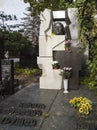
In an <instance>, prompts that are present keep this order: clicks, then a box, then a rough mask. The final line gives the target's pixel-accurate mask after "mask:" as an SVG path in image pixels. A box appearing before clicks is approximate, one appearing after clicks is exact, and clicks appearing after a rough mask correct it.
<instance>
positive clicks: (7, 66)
mask: <svg viewBox="0 0 97 130" xmlns="http://www.w3.org/2000/svg"><path fill="white" fill-rule="evenodd" d="M1 79H2V85H3V87H4V88H5V92H6V93H7V94H13V93H14V65H13V60H8V59H2V60H1Z"/></svg>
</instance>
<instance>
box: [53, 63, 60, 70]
mask: <svg viewBox="0 0 97 130" xmlns="http://www.w3.org/2000/svg"><path fill="white" fill-rule="evenodd" d="M52 67H53V69H59V68H60V65H59V62H58V61H53V63H52Z"/></svg>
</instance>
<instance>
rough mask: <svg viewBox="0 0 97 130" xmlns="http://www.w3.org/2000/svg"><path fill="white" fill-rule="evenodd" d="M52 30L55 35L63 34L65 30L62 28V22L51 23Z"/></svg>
mask: <svg viewBox="0 0 97 130" xmlns="http://www.w3.org/2000/svg"><path fill="white" fill-rule="evenodd" d="M52 32H53V33H54V34H56V35H64V34H65V30H64V26H63V24H62V23H60V22H55V23H54V24H53V29H52Z"/></svg>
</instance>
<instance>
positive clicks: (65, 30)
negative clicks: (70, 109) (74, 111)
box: [37, 8, 82, 90]
mask: <svg viewBox="0 0 97 130" xmlns="http://www.w3.org/2000/svg"><path fill="white" fill-rule="evenodd" d="M76 11H77V9H76V8H68V10H65V11H51V10H50V9H45V10H44V11H43V12H41V14H40V19H41V24H40V35H39V56H38V57H37V64H38V66H39V68H40V69H42V75H41V77H40V88H41V89H61V88H63V83H62V81H63V80H62V76H60V75H59V73H60V69H62V68H63V67H72V71H73V72H72V77H71V78H70V80H69V89H70V90H73V89H78V88H79V71H80V70H81V57H82V55H81V54H80V51H79V46H78V38H79V30H78V20H77V16H76ZM66 39H69V40H71V41H72V44H71V51H68V52H67V51H65V49H64V43H65V40H66ZM53 61H58V62H59V65H60V68H59V69H57V70H54V69H53V67H52V62H53Z"/></svg>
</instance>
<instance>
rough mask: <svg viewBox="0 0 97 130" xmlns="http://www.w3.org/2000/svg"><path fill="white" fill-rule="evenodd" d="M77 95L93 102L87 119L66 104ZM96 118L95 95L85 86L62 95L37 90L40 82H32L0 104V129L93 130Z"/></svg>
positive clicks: (96, 127)
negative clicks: (80, 116)
mask: <svg viewBox="0 0 97 130" xmlns="http://www.w3.org/2000/svg"><path fill="white" fill-rule="evenodd" d="M79 96H83V97H87V98H89V99H90V100H92V102H93V111H92V113H91V114H90V115H89V116H88V117H82V118H79V116H78V114H77V111H76V110H75V109H74V108H72V107H71V106H70V104H69V100H70V99H71V98H73V97H79ZM96 117H97V96H96V95H95V94H94V93H93V92H92V91H90V90H89V89H88V88H87V87H86V86H82V87H81V88H80V89H79V90H72V91H70V92H69V93H68V94H64V93H63V90H46V89H39V83H32V84H30V85H28V86H27V87H25V88H23V89H21V90H20V91H18V92H17V93H15V94H14V95H12V96H10V97H9V98H7V99H5V100H4V101H1V102H0V130H61V129H62V130H96V129H97V118H96ZM2 118H3V120H2ZM9 118H10V119H9Z"/></svg>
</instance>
